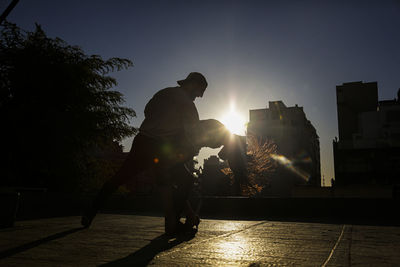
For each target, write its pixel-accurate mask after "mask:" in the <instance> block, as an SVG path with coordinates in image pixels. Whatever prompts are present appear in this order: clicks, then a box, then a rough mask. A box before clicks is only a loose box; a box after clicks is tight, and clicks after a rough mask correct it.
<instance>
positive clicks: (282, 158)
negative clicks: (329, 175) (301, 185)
mask: <svg viewBox="0 0 400 267" xmlns="http://www.w3.org/2000/svg"><path fill="white" fill-rule="evenodd" d="M271 158H272V159H273V160H275V161H276V162H278V163H279V164H281V165H282V166H285V167H286V168H287V169H288V170H290V171H292V172H293V173H295V174H297V175H298V176H300V177H301V178H302V179H303V180H304V181H306V182H308V180H309V179H310V175H309V174H308V173H306V172H305V171H303V170H300V169H299V168H296V167H295V166H294V165H293V162H292V161H291V160H290V159H288V158H286V157H285V156H283V155H278V154H271Z"/></svg>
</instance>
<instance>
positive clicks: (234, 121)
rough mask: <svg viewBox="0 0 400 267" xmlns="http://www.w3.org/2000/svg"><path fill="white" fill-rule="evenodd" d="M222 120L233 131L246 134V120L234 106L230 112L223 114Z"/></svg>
mask: <svg viewBox="0 0 400 267" xmlns="http://www.w3.org/2000/svg"><path fill="white" fill-rule="evenodd" d="M221 122H222V123H223V124H224V125H225V126H226V128H228V130H229V131H230V132H231V133H233V134H238V135H245V131H246V120H245V119H244V118H243V117H242V116H241V115H240V114H238V113H237V112H236V111H235V109H234V108H233V107H231V110H230V111H229V112H228V113H226V114H225V115H223V117H222V118H221Z"/></svg>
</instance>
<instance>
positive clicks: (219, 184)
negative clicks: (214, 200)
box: [199, 156, 232, 196]
mask: <svg viewBox="0 0 400 267" xmlns="http://www.w3.org/2000/svg"><path fill="white" fill-rule="evenodd" d="M224 168H229V166H228V164H227V162H226V161H221V160H220V159H219V158H218V157H217V156H210V157H209V158H208V159H205V160H204V165H203V170H202V173H201V174H200V176H199V179H200V182H201V193H202V195H203V196H224V195H225V196H226V195H230V194H231V193H232V189H231V180H230V178H229V176H228V175H226V174H224V173H223V172H222V169H224Z"/></svg>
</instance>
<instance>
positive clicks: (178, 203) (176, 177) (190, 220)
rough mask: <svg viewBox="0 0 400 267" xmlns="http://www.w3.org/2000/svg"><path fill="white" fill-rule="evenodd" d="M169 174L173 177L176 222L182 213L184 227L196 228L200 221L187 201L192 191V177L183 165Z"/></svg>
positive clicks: (176, 167)
mask: <svg viewBox="0 0 400 267" xmlns="http://www.w3.org/2000/svg"><path fill="white" fill-rule="evenodd" d="M170 173H171V176H172V177H173V179H172V180H173V187H172V189H173V201H174V210H175V213H176V220H177V221H179V220H180V218H181V215H182V213H184V214H185V215H186V225H187V226H189V227H192V226H197V225H198V224H199V222H200V220H199V217H198V216H197V214H196V213H195V212H194V210H193V209H192V206H191V204H190V201H189V197H190V195H191V193H192V191H193V184H194V178H193V176H192V175H191V173H190V172H189V171H188V170H187V169H186V168H185V166H184V165H183V164H180V165H177V166H175V167H174V168H172V169H171V172H170Z"/></svg>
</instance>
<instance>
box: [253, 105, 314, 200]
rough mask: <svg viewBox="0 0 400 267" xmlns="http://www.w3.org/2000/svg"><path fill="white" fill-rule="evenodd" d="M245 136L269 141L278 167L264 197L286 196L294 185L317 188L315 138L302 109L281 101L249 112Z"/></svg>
mask: <svg viewBox="0 0 400 267" xmlns="http://www.w3.org/2000/svg"><path fill="white" fill-rule="evenodd" d="M247 134H248V135H250V134H251V135H254V136H257V137H259V138H263V139H266V140H267V139H268V140H272V141H273V142H274V143H276V145H277V155H273V156H274V158H275V159H277V161H278V162H279V163H282V164H280V167H278V168H277V170H276V172H275V174H274V177H273V178H272V180H271V184H270V187H269V188H267V190H266V194H267V195H279V196H290V194H291V190H292V188H293V187H294V186H295V185H299V184H307V185H312V186H318V187H320V186H321V171H320V168H321V167H320V147H319V137H318V135H317V132H316V130H315V128H314V126H313V125H312V124H311V122H310V121H309V120H308V119H307V118H306V115H305V113H304V111H303V108H302V107H299V106H297V105H296V106H294V107H286V106H285V104H284V103H283V102H282V101H272V102H269V108H265V109H256V110H250V122H249V124H248V127H247Z"/></svg>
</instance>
